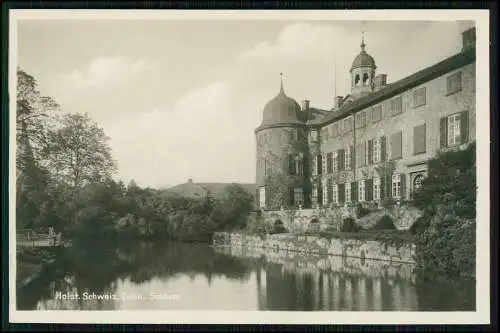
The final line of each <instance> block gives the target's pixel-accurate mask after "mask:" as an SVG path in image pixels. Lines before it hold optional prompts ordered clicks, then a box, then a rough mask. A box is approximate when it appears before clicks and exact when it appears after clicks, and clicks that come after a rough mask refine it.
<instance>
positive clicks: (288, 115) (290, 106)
mask: <svg viewBox="0 0 500 333" xmlns="http://www.w3.org/2000/svg"><path fill="white" fill-rule="evenodd" d="M280 124H281V125H290V124H292V125H293V124H300V125H304V122H303V121H302V120H301V119H300V106H299V104H298V103H297V101H295V100H294V99H293V98H291V97H288V96H287V95H286V94H285V91H284V90H283V84H281V89H280V91H279V93H278V95H277V96H276V97H274V98H273V99H271V100H270V101H269V102H267V104H266V105H265V107H264V110H263V117H262V123H261V125H260V127H259V128H261V127H267V126H270V125H280Z"/></svg>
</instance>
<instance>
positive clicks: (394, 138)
mask: <svg viewBox="0 0 500 333" xmlns="http://www.w3.org/2000/svg"><path fill="white" fill-rule="evenodd" d="M402 139H403V132H401V131H400V132H397V133H394V134H392V135H391V159H393V160H397V159H400V158H402V157H403V151H402Z"/></svg>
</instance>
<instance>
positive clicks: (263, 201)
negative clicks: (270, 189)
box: [259, 187, 266, 208]
mask: <svg viewBox="0 0 500 333" xmlns="http://www.w3.org/2000/svg"><path fill="white" fill-rule="evenodd" d="M259 207H260V208H265V207H266V188H265V187H261V188H259Z"/></svg>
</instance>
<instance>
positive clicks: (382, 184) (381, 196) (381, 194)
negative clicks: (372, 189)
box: [379, 177, 385, 199]
mask: <svg viewBox="0 0 500 333" xmlns="http://www.w3.org/2000/svg"><path fill="white" fill-rule="evenodd" d="M379 180H380V185H379V187H380V199H384V198H385V183H384V178H383V177H380V178H379Z"/></svg>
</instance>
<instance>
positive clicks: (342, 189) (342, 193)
mask: <svg viewBox="0 0 500 333" xmlns="http://www.w3.org/2000/svg"><path fill="white" fill-rule="evenodd" d="M338 197H339V203H341V204H343V203H344V202H345V184H339V185H338Z"/></svg>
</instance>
